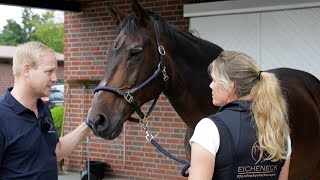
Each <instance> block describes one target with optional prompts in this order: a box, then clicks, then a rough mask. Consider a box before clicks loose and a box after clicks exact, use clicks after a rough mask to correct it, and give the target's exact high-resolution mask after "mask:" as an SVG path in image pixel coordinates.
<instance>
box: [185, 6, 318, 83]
mask: <svg viewBox="0 0 320 180" xmlns="http://www.w3.org/2000/svg"><path fill="white" fill-rule="evenodd" d="M190 30H193V31H197V32H198V33H199V36H200V37H201V38H203V39H206V40H209V41H211V42H213V43H215V44H217V45H219V46H221V47H222V48H224V49H225V50H237V51H242V52H245V53H247V54H248V55H250V56H252V57H254V58H255V59H256V60H257V62H258V64H259V65H260V66H261V69H262V70H267V69H271V68H277V67H289V68H294V69H300V70H304V71H306V72H309V73H311V74H313V75H315V76H316V77H317V78H318V79H320V70H319V69H320V8H319V7H308V8H302V9H290V10H274V11H267V12H253V13H240V14H223V15H213V16H200V17H191V18H190Z"/></svg>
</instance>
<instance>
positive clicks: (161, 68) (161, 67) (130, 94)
mask: <svg viewBox="0 0 320 180" xmlns="http://www.w3.org/2000/svg"><path fill="white" fill-rule="evenodd" d="M151 20H152V23H153V28H154V31H155V34H156V42H157V48H158V52H159V54H160V62H159V64H158V68H157V69H156V70H155V71H154V73H153V75H152V76H150V77H149V78H148V79H147V80H146V81H144V82H143V83H142V84H140V85H139V86H138V87H134V88H132V89H131V90H129V91H123V90H121V89H120V88H113V87H108V86H98V87H96V88H95V89H94V90H93V92H94V93H96V92H98V91H101V90H102V91H109V92H113V93H115V94H117V95H119V96H122V97H123V98H124V99H125V100H126V101H127V102H128V103H129V104H131V105H132V106H133V107H134V108H135V111H136V112H137V114H138V115H139V117H140V119H136V118H133V117H130V118H129V119H128V120H129V121H133V122H137V123H140V124H141V123H142V121H143V120H144V119H145V118H147V117H148V116H149V115H150V114H151V112H152V110H153V108H154V106H155V104H156V103H157V100H158V98H159V96H160V94H161V93H159V94H158V96H157V97H156V98H154V99H153V103H152V105H151V106H150V108H149V110H148V112H147V114H146V115H145V114H144V113H143V112H142V111H141V108H140V107H141V106H138V103H137V101H136V100H135V99H134V96H135V95H136V94H137V92H138V91H140V90H141V89H142V88H144V87H145V86H146V85H147V84H149V83H150V82H151V81H153V80H154V79H155V78H156V77H157V76H158V75H159V74H160V73H161V72H162V74H163V81H164V82H165V87H164V89H166V88H167V80H168V79H169V76H168V75H167V72H166V67H165V59H164V56H165V54H166V52H165V49H164V47H163V46H162V45H161V44H160V32H159V27H158V23H157V21H156V20H155V19H154V18H153V17H151Z"/></svg>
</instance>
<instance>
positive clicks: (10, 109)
mask: <svg viewBox="0 0 320 180" xmlns="http://www.w3.org/2000/svg"><path fill="white" fill-rule="evenodd" d="M11 90H12V88H10V89H8V90H7V91H6V93H5V95H4V96H3V97H1V98H0V179H1V180H2V179H24V180H27V179H28V180H29V179H30V180H31V179H32V180H34V179H37V180H38V179H39V180H51V179H52V180H53V179H54V180H57V179H58V170H57V158H56V154H55V149H56V145H57V143H58V141H59V138H58V136H57V134H56V129H55V127H54V124H53V119H52V116H51V113H50V110H49V108H48V107H47V106H46V105H45V104H44V103H43V102H42V100H41V99H39V100H38V102H37V107H38V112H39V113H38V114H39V115H38V116H39V118H38V119H37V118H36V115H35V114H34V113H33V111H31V110H29V109H27V108H26V107H24V106H22V105H21V104H20V103H19V102H18V101H17V100H16V99H15V98H14V97H13V96H12V95H11V93H10V91H11Z"/></svg>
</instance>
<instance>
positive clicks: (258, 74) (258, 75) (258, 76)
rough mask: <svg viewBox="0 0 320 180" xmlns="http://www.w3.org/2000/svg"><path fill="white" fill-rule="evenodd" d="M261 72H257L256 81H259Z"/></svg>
mask: <svg viewBox="0 0 320 180" xmlns="http://www.w3.org/2000/svg"><path fill="white" fill-rule="evenodd" d="M262 72H263V71H258V73H257V78H258V80H260V76H261V73H262Z"/></svg>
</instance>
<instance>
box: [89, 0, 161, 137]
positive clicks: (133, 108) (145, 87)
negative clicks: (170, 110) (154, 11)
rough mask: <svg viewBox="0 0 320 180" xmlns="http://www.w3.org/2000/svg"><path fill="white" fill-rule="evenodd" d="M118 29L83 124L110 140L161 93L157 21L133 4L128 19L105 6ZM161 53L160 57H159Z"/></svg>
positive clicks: (114, 8) (115, 9) (117, 11)
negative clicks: (135, 114) (103, 72)
mask: <svg viewBox="0 0 320 180" xmlns="http://www.w3.org/2000/svg"><path fill="white" fill-rule="evenodd" d="M109 10H110V12H111V14H112V16H113V17H114V18H115V19H116V21H117V24H118V26H119V34H118V36H117V38H116V39H115V40H114V42H113V44H112V45H111V46H110V47H109V49H108V59H107V60H108V61H107V64H106V70H105V75H104V77H103V80H102V81H101V82H100V84H99V86H98V87H97V88H96V89H95V90H94V91H95V94H94V98H93V102H92V107H91V110H90V112H89V114H88V119H87V122H89V124H90V125H91V127H92V129H93V132H94V134H95V135H97V136H100V137H102V138H105V139H110V140H111V139H114V138H116V137H118V136H119V135H120V133H121V131H122V127H123V123H124V122H125V121H126V120H127V119H128V118H130V116H131V115H132V114H133V113H134V112H137V114H138V115H139V116H140V118H142V119H143V117H144V114H143V113H142V112H141V110H140V107H141V106H142V105H143V104H144V103H145V102H148V101H150V100H152V99H155V98H157V97H158V96H159V94H160V93H161V92H162V91H163V90H164V87H165V82H164V79H165V78H164V77H166V76H165V63H164V58H162V55H164V53H165V52H164V49H162V47H161V46H160V47H159V48H158V46H159V43H160V32H159V27H158V24H157V21H156V20H155V19H154V17H153V16H150V15H149V13H148V12H146V11H145V10H144V9H143V8H142V7H141V6H140V4H138V3H137V1H135V0H134V1H133V6H132V10H133V12H134V14H133V15H131V16H124V15H123V14H122V13H121V12H120V11H119V10H118V9H117V8H116V7H114V6H113V5H109ZM161 54H162V55H161Z"/></svg>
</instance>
